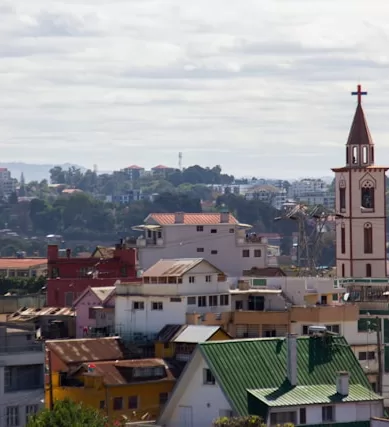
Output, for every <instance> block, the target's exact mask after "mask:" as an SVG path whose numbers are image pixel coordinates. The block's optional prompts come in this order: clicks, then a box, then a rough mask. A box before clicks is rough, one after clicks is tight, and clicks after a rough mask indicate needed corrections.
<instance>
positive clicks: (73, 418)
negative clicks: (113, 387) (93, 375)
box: [27, 399, 124, 427]
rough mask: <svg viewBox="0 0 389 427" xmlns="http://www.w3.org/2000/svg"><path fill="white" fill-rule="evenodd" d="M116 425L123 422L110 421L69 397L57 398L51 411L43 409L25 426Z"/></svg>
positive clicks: (77, 426)
mask: <svg viewBox="0 0 389 427" xmlns="http://www.w3.org/2000/svg"><path fill="white" fill-rule="evenodd" d="M53 426H55V427H70V426H72V427H86V426H88V427H116V426H124V422H121V421H113V422H110V421H109V420H108V418H107V417H106V416H104V415H103V414H102V413H101V412H100V411H98V410H97V409H94V408H90V407H88V406H85V405H84V404H83V403H76V402H73V401H71V400H69V399H66V400H58V401H57V402H55V403H54V408H53V410H52V411H50V410H49V409H44V410H43V411H41V412H39V413H38V414H36V415H33V416H32V417H31V418H29V420H28V423H27V427H53Z"/></svg>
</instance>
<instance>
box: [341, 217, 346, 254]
mask: <svg viewBox="0 0 389 427" xmlns="http://www.w3.org/2000/svg"><path fill="white" fill-rule="evenodd" d="M340 246H341V251H342V254H345V253H346V226H345V225H344V224H342V229H341V232H340Z"/></svg>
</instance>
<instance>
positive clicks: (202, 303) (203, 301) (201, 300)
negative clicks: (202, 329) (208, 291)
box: [197, 296, 207, 307]
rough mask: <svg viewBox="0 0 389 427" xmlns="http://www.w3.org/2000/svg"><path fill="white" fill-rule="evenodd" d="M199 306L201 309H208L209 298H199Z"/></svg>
mask: <svg viewBox="0 0 389 427" xmlns="http://www.w3.org/2000/svg"><path fill="white" fill-rule="evenodd" d="M197 305H198V306H199V307H206V306H207V297H206V296H201V297H198V298H197Z"/></svg>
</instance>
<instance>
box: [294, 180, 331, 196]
mask: <svg viewBox="0 0 389 427" xmlns="http://www.w3.org/2000/svg"><path fill="white" fill-rule="evenodd" d="M327 190H328V184H326V183H325V182H324V181H323V180H322V179H316V178H305V179H301V180H299V181H294V182H292V183H291V185H290V187H289V197H291V198H300V197H303V196H305V195H307V194H317V193H325V192H327Z"/></svg>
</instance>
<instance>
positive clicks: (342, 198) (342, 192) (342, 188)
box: [339, 178, 346, 212]
mask: <svg viewBox="0 0 389 427" xmlns="http://www.w3.org/2000/svg"><path fill="white" fill-rule="evenodd" d="M339 209H340V212H345V211H346V181H345V180H344V179H343V178H341V180H340V181H339Z"/></svg>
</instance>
